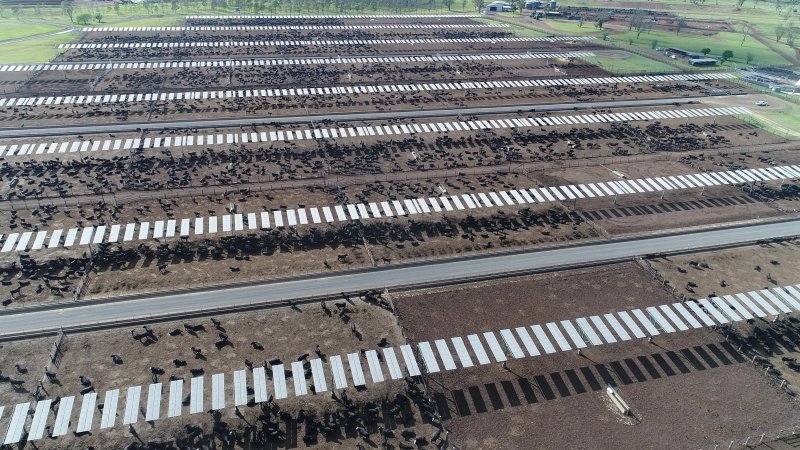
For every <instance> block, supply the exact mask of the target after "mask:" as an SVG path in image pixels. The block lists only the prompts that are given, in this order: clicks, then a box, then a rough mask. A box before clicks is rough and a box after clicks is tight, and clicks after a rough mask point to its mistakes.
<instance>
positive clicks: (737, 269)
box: [650, 241, 800, 298]
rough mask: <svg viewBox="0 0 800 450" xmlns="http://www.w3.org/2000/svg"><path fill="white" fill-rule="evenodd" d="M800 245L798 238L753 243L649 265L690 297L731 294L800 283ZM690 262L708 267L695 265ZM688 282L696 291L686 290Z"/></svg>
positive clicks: (667, 258)
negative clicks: (798, 270) (799, 270)
mask: <svg viewBox="0 0 800 450" xmlns="http://www.w3.org/2000/svg"><path fill="white" fill-rule="evenodd" d="M799 245H800V243H798V242H797V241H784V242H779V243H770V244H764V245H752V246H747V247H740V248H735V249H729V250H717V251H713V252H704V253H692V254H689V255H678V256H668V257H665V258H659V259H651V260H650V264H651V265H652V266H653V268H654V269H656V270H657V271H658V272H659V273H660V274H661V275H662V276H663V277H664V278H665V279H666V280H667V281H669V284H670V285H671V286H674V287H675V289H676V292H677V293H680V294H683V295H685V296H687V297H694V298H703V297H706V296H708V295H711V294H712V293H716V295H728V294H734V293H737V292H749V291H753V290H761V289H765V288H774V287H778V286H785V285H789V284H792V285H793V284H797V283H798V282H800V277H798V275H797V270H796V269H797V265H798V263H800V256H799V254H798V246H799ZM691 261H695V262H698V263H705V264H707V265H708V267H707V268H706V267H697V268H695V267H692V265H690V264H689V263H690V262H691ZM768 277H769V278H772V281H770V280H769V279H768ZM688 283H694V284H696V285H697V286H695V287H691V291H694V292H691V291H690V290H687V287H690V286H688Z"/></svg>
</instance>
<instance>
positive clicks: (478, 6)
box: [472, 0, 483, 11]
mask: <svg viewBox="0 0 800 450" xmlns="http://www.w3.org/2000/svg"><path fill="white" fill-rule="evenodd" d="M472 1H473V4H474V5H475V10H476V11H480V10H482V9H483V0H472Z"/></svg>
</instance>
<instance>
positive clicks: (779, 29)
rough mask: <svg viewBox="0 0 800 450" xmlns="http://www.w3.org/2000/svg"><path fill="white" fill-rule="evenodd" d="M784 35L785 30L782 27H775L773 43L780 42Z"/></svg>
mask: <svg viewBox="0 0 800 450" xmlns="http://www.w3.org/2000/svg"><path fill="white" fill-rule="evenodd" d="M784 34H786V28H785V27H784V26H783V25H778V26H777V27H775V42H780V41H781V38H782V37H783V35H784Z"/></svg>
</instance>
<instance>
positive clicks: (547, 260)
mask: <svg viewBox="0 0 800 450" xmlns="http://www.w3.org/2000/svg"><path fill="white" fill-rule="evenodd" d="M796 235H800V220H793V221H789V222H780V223H768V224H758V225H746V226H740V227H735V228H723V229H714V230H704V231H693V232H686V233H682V234H673V235H666V236H654V237H649V238H642V239H635V240H626V241H614V242H601V243H593V244H587V245H581V246H575V247H566V248H557V249H550V250H539V251H530V252H525V253H517V254H511V255H499V256H487V257H479V258H472V259H466V260H452V261H443V262H434V263H429V264H415V265H408V266H398V267H389V268H386V269H375V270H370V271H364V272H358V273H348V274H341V275H330V276H322V277H315V278H311V279H302V280H291V281H280V282H265V283H263V284H259V285H248V286H243V287H230V288H224V289H216V290H208V291H200V292H188V293H178V294H171V295H163V296H154V297H150V298H141V299H132V300H120V301H114V302H110V303H102V304H95V305H85V306H73V307H67V308H62V309H53V310H42V311H35V312H20V313H17V314H6V315H2V316H0V334H15V333H22V332H30V331H35V330H42V329H47V330H51V329H57V328H58V327H59V326H63V327H72V326H77V325H81V324H87V323H91V324H97V323H102V322H113V321H118V320H125V319H132V318H137V317H146V316H169V315H174V314H177V313H181V312H187V311H197V310H201V309H208V308H220V307H229V306H235V305H239V306H241V305H245V304H252V303H269V302H276V301H282V300H288V299H302V298H308V297H315V296H321V295H326V294H337V293H341V292H354V291H361V290H366V289H374V288H383V287H388V288H392V287H401V286H410V285H423V284H425V283H433V282H439V281H442V280H451V279H454V278H459V279H468V278H476V277H485V276H489V275H502V274H510V273H516V272H524V271H532V270H543V269H548V268H557V267H564V266H569V265H574V264H589V263H595V262H604V261H609V260H624V259H629V258H632V257H634V256H641V255H646V254H652V253H663V252H675V251H684V250H691V249H702V248H710V247H715V246H720V245H731V244H737V243H743V242H752V241H756V240H761V239H770V238H775V237H787V236H796ZM121 276H124V275H122V274H121Z"/></svg>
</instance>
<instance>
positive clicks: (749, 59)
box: [744, 52, 755, 64]
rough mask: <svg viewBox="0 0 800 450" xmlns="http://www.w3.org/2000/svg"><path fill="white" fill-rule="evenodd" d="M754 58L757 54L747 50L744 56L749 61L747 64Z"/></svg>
mask: <svg viewBox="0 0 800 450" xmlns="http://www.w3.org/2000/svg"><path fill="white" fill-rule="evenodd" d="M753 58H755V56H754V55H753V54H752V53H750V52H747V54H746V55H745V57H744V59H745V61H747V64H750V63H751V62H753Z"/></svg>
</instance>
